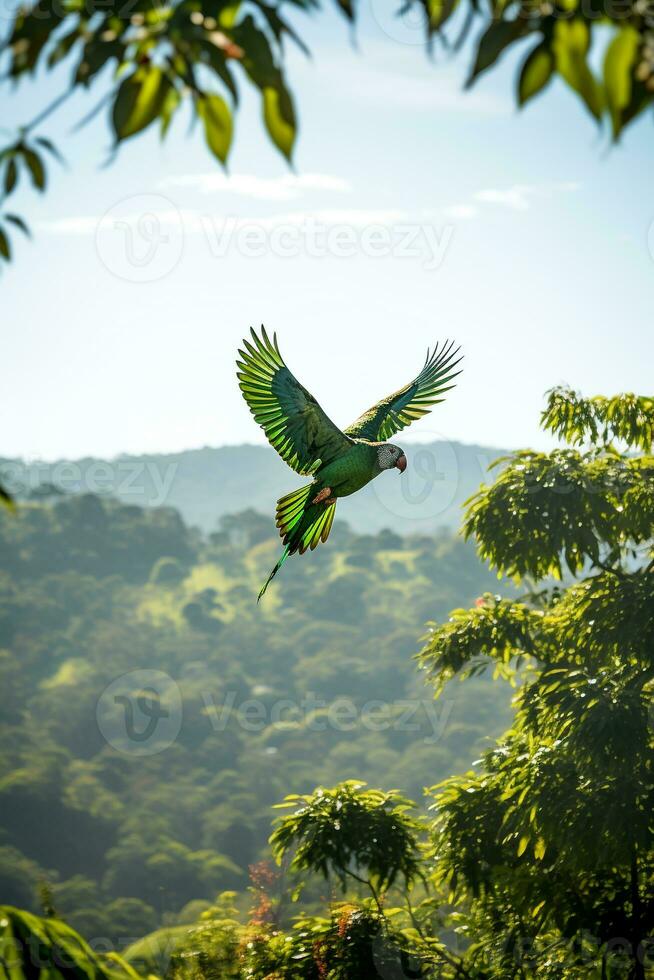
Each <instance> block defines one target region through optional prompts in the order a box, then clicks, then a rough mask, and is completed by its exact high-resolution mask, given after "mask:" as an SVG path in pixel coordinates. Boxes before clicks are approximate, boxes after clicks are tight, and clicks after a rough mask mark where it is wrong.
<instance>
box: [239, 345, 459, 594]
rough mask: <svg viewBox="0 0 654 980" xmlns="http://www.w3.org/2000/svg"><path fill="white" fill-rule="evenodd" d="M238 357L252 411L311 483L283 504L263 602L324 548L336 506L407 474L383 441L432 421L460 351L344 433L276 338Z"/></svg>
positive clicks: (436, 357) (437, 355)
mask: <svg viewBox="0 0 654 980" xmlns="http://www.w3.org/2000/svg"><path fill="white" fill-rule="evenodd" d="M251 334H252V342H250V341H249V340H247V339H246V340H244V341H243V344H244V347H245V350H239V355H240V358H241V359H240V360H239V361H237V362H236V363H237V367H238V372H237V377H238V381H239V386H240V389H241V391H242V392H243V397H244V398H245V400H246V402H247V403H248V406H249V408H250V411H251V412H252V414H253V416H254V418H255V420H256V421H257V422H258V423H259V425H260V426H261V427H262V429H263V430H264V432H265V434H266V437H267V438H268V440H269V442H270V443H271V445H272V446H273V447H274V448H275V449H276V450H277V452H278V453H279V455H280V456H281V457H282V459H283V460H284V461H285V462H286V463H288V465H289V466H290V467H291V468H292V469H294V470H295V471H296V473H299V474H301V475H303V476H312V477H313V482H312V483H310V484H307V485H305V486H303V487H300V488H299V489H297V490H293V491H292V492H291V493H289V494H287V495H286V496H285V497H281V498H280V499H279V500H278V501H277V527H278V528H279V533H280V535H281V538H282V541H283V543H284V545H285V549H284V552H283V554H282V556H281V558H280V560H279V561H278V562H277V564H276V565H275V567H274V568H273V570H272V572H271V573H270V575H269V576H268V579H267V580H266V582H265V584H264V586H263V588H262V589H261V592H260V593H259V599H260V598H261V596H262V595H263V594H264V592H265V591H266V589H267V587H268V584H269V583H270V581H271V579H273V578H274V576H275V575H276V574H277V572H278V571H279V569H280V568H281V566H282V565H283V564H284V562H285V561H286V559H287V558H288V556H289V555H293V554H295V553H296V552H298V551H299V553H300V554H304V552H305V551H306V550H307V549H311V550H313V549H314V548H315V547H316V546H317V545H318V544H319V542H321V541H326V540H327V538H328V536H329V532H330V530H331V527H332V524H333V521H334V513H335V510H336V500H337V499H338V498H339V497H347V496H349V495H350V494H352V493H356V492H357V490H361V489H362V488H363V487H365V486H366V484H367V483H370V481H371V480H373V479H374V478H375V477H376V476H379V474H380V473H381V472H382V471H383V470H385V469H392V468H393V467H397V468H399V469H400V470H402V471H403V470H404V468H405V466H406V457H405V456H404V453H403V452H402V450H401V449H400V448H399V447H398V446H393V445H391V444H390V443H387V442H386V441H385V440H386V439H388V438H389V437H390V436H392V435H393V434H394V433H395V432H399V431H400V430H401V429H404V428H405V427H406V426H407V425H409V424H410V423H411V422H412V421H414V420H415V419H418V418H421V417H422V416H423V415H426V414H427V412H428V411H429V409H430V407H431V406H432V405H435V404H437V403H438V402H440V401H442V400H443V399H442V397H441V396H442V395H444V394H445V392H447V391H449V390H450V389H451V388H452V387H453V385H451V384H450V382H451V381H452V380H453V378H455V377H456V375H457V374H459V373H460V372H459V371H454V368H455V367H456V365H457V364H458V363H459V361H460V360H461V358H460V357H459V358H458V359H457V357H456V355H457V354H458V349H455V348H454V344H453V343H450V344H445V345H443V347H441V349H440V351H439V348H438V346H437V347H436V349H435V350H434V352H433V354H432V355H430V353H429V351H427V359H426V361H425V364H424V366H423V368H422V371H421V372H420V374H419V375H418V377H417V378H416V379H415V380H414V381H412V382H410V383H409V384H408V385H405V387H404V388H400V389H399V391H396V392H395V393H394V394H393V395H389V396H388V398H385V399H382V401H380V402H378V403H377V404H376V405H373V407H372V408H370V409H369V410H368V411H367V412H364V414H363V415H361V416H360V417H359V418H358V419H357V420H356V422H353V423H352V425H351V426H349V427H348V428H347V429H345V430H344V431H341V429H339V428H338V426H337V425H335V424H334V423H333V422H332V421H331V419H330V418H329V417H328V416H327V415H326V414H325V412H324V411H323V410H322V408H321V407H320V405H319V404H318V402H317V401H316V399H315V398H314V397H313V395H312V394H311V393H310V392H308V391H307V390H306V388H304V387H303V386H302V385H301V384H300V382H299V381H298V380H297V379H296V378H295V377H294V376H293V374H292V373H291V372H290V371H289V369H288V368H287V366H286V364H285V363H284V360H283V358H282V356H281V354H280V351H279V347H278V345H277V337H276V335H273V339H272V341H271V340H270V338H269V337H268V334H267V333H266V331H265V329H264V328H263V327H262V328H261V336H260V337H259V336H258V335H257V334H256V333H255V332H254V330H252V331H251Z"/></svg>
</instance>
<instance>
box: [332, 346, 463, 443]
mask: <svg viewBox="0 0 654 980" xmlns="http://www.w3.org/2000/svg"><path fill="white" fill-rule="evenodd" d="M459 350H460V348H459V347H456V348H455V346H454V341H451V342H450V343H448V342H447V341H446V342H445V343H444V344H443V345H442V346H441V348H440V351H439V347H438V344H436V347H435V348H434V352H433V354H430V353H429V351H427V359H426V360H425V364H424V367H423V369H422V371H421V372H420V374H419V375H418V377H417V378H415V380H414V381H411V382H409V384H408V385H405V386H404V388H400V390H399V391H396V392H394V393H393V394H392V395H389V396H388V398H383V399H382V400H381V401H380V402H377V404H376V405H373V406H372V408H369V409H368V411H367V412H364V413H363V415H361V416H359V418H358V419H357V420H356V422H353V423H352V425H349V426H348V427H347V429H345V434H346V435H348V436H351V437H352V438H355V439H369V440H370V441H371V442H385V441H386V440H387V439H390V437H391V436H392V435H394V434H395V433H396V432H399V431H400V430H401V429H404V428H406V426H407V425H410V424H411V423H412V422H414V421H415V420H416V419H419V418H422V416H423V415H427V414H428V412H429V410H430V408H431V407H432V405H437V404H438V403H439V402H442V401H443V398H442V397H441V396H443V395H444V394H445V393H446V392H447V391H450V390H451V389H452V388H454V385H452V384H450V383H449V382H450V381H452V379H453V378H456V376H457V375H458V374H461V371H455V370H454V368H455V367H456V366H457V364H459V362H460V361H461V360H462V356H461V357H457V355H458V353H459Z"/></svg>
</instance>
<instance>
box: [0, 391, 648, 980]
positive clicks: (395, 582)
mask: <svg viewBox="0 0 654 980" xmlns="http://www.w3.org/2000/svg"><path fill="white" fill-rule="evenodd" d="M542 423H543V427H544V428H545V429H546V430H548V431H550V432H552V433H554V434H555V435H556V436H558V437H559V439H560V440H562V441H563V442H564V443H565V444H566V446H565V447H564V448H559V449H555V450H553V451H552V452H550V453H537V452H533V451H529V450H525V451H522V452H517V453H514V454H513V455H512V456H511V457H510V458H509V459H508V460H506V461H505V464H504V467H503V468H502V469H498V470H497V471H496V477H495V480H494V482H493V483H492V485H490V486H482V487H481V488H480V490H479V491H478V493H477V494H476V495H475V496H474V497H473V498H472V499H471V500H470V501H469V503H468V507H467V510H466V514H465V519H464V526H463V529H464V537H465V538H468V539H474V540H475V542H476V545H477V551H478V554H479V556H480V557H481V558H483V559H484V560H485V561H487V562H488V564H489V565H490V567H491V568H492V569H495V570H496V571H497V572H498V573H499V574H500V575H502V576H506V577H508V578H510V579H511V580H512V582H513V586H512V587H511V588H509V587H507V586H506V585H505V582H503V583H502V592H503V595H501V596H500V595H495V594H493V592H492V591H491V589H490V586H491V585H492V586H495V587H497V579H494V578H493V577H491V572H490V571H488V570H487V569H486V568H485V567H484V566H482V565H481V564H480V563H479V561H478V559H477V558H476V556H475V554H474V552H473V551H470V550H469V545H467V544H465V543H464V541H462V540H461V539H454V538H452V537H450V536H449V535H448V534H443V535H442V536H441V537H440V538H420V537H415V538H412V539H411V538H407V539H404V540H403V539H401V538H399V537H397V536H396V535H395V534H394V533H392V532H390V531H386V532H380V533H379V534H377V535H375V536H364V537H362V536H356V535H353V534H352V532H350V531H349V530H348V529H347V528H346V527H343V526H341V527H340V528H339V529H338V533H337V534H336V535H335V538H334V543H335V544H336V545H337V546H336V547H332V548H331V549H330V548H327V547H326V548H324V549H320V550H318V551H317V552H316V554H315V556H312V557H313V559H314V560H313V561H311V562H309V563H307V561H306V560H305V561H304V562H303V563H302V564H300V562H299V561H297V562H293V564H292V566H291V567H290V569H289V571H290V574H289V575H288V576H287V577H286V579H285V580H284V583H283V587H280V585H277V586H276V587H275V590H274V591H273V593H272V599H273V601H272V602H271V603H269V604H266V605H265V606H262V607H260V608H259V609H258V610H256V609H255V607H254V605H253V602H252V594H253V591H254V590H255V589H256V583H257V582H258V579H259V577H260V575H261V571H262V563H263V567H266V566H267V565H268V564H269V562H270V559H271V553H272V551H273V550H274V549H275V547H276V544H275V542H274V539H273V538H272V537H271V535H270V529H269V527H268V525H267V523H266V521H265V520H264V519H263V518H260V517H258V516H257V515H256V514H253V513H244V514H241V515H237V516H236V517H234V518H233V519H231V520H225V521H224V522H223V527H222V529H221V530H220V531H219V532H218V533H217V534H215V535H212V536H210V537H209V538H208V539H206V540H205V539H204V538H203V537H202V536H200V535H199V533H197V532H194V531H189V530H188V529H187V528H186V527H185V526H184V524H183V523H182V521H181V520H180V518H179V517H178V516H177V515H176V514H175V512H173V511H165V510H150V511H140V510H138V509H135V508H128V507H125V506H123V505H121V504H119V503H116V502H110V501H101V500H99V499H97V498H94V497H90V496H80V497H75V498H71V499H64V500H61V501H60V502H59V503H57V504H55V505H48V506H42V505H40V506H37V505H29V506H26V507H25V509H24V510H23V511H22V512H21V514H20V516H19V518H18V519H17V520H13V521H12V520H10V519H9V518H8V517H7V518H6V519H5V520H4V522H3V525H2V528H3V530H2V535H3V549H2V554H3V559H2V561H3V564H4V572H3V574H4V576H5V577H4V586H3V603H4V607H5V608H4V618H3V621H2V622H3V629H4V630H5V645H6V651H5V653H4V656H3V661H2V670H3V677H2V684H3V692H6V697H5V704H6V708H7V710H6V711H5V716H6V727H5V730H4V731H3V735H4V743H5V745H6V746H7V748H8V751H7V752H6V760H7V761H6V769H5V774H4V776H3V779H2V782H0V793H2V798H1V803H2V812H3V822H4V831H3V833H4V838H3V849H2V856H3V880H2V886H1V887H2V889H3V896H4V894H7V893H9V894H10V900H11V904H8V905H6V906H4V907H0V937H1V939H2V947H1V953H2V955H1V958H0V978H1V980H31V978H33V977H39V980H63V978H68V977H70V978H71V980H72V978H73V977H76V978H80V977H81V978H85V977H86V978H88V977H97V978H98V980H111V978H114V980H127V978H132V980H136V978H137V977H138V976H143V975H145V974H150V975H152V974H154V975H156V976H165V977H166V978H169V980H222V978H232V980H355V978H361V980H402V978H414V980H418V978H424V980H427V978H431V980H435V978H439V980H536V978H539V980H540V978H541V977H543V978H546V980H647V978H651V977H652V976H654V939H653V938H652V937H653V936H654V820H653V819H652V814H653V812H654V809H653V805H652V804H653V801H654V735H653V726H652V716H653V712H652V697H653V694H654V686H653V685H654V668H653V666H652V649H653V643H654V457H652V455H651V448H652V441H653V435H654V400H653V399H651V398H649V397H636V396H634V395H620V396H616V397H614V398H603V397H597V398H592V399H585V398H581V397H580V396H578V395H577V394H575V393H574V392H572V391H569V390H567V389H560V390H554V391H553V392H551V393H550V396H549V401H548V406H547V409H546V410H545V412H544V414H543V419H542ZM463 602H465V603H467V604H468V605H469V608H467V609H466V608H462V607H461V604H462V603H463ZM455 606H458V608H455V609H454V610H453V611H451V612H448V610H451V609H452V607H455ZM430 616H431V617H434V621H432V622H431V624H430V626H429V627H428V630H427V633H426V635H425V636H424V639H423V641H422V646H421V649H420V652H419V654H418V658H417V661H418V665H419V667H420V668H421V673H418V672H416V671H415V670H414V669H413V667H414V666H415V665H412V664H411V660H410V654H411V653H412V651H414V650H415V649H416V631H415V624H416V623H421V622H423V621H424V620H425V619H427V618H428V617H430ZM136 664H138V679H137V681H136V682H135V684H132V686H130V681H129V677H130V676H131V675H132V674H133V672H134V670H135V665H136ZM489 668H491V669H492V671H493V673H494V675H495V678H496V681H490V680H489V679H487V678H486V679H484V676H483V675H484V674H486V673H487V672H488V670H489ZM162 675H163V679H162ZM456 677H458V678H459V679H461V680H462V681H463V683H462V684H460V685H456V686H453V683H454V684H455V678H456ZM425 680H426V681H427V682H428V684H429V685H431V686H432V687H433V688H434V690H435V693H436V695H437V698H436V701H435V702H433V703H432V702H429V706H428V704H427V702H426V701H424V700H423V693H424V692H423V688H422V685H423V682H424V681H425ZM507 681H511V682H512V684H513V685H514V686H515V696H514V698H513V715H511V713H510V711H509V705H508V696H507V694H508V692H507V684H506V682H507ZM307 702H309V703H308V704H307ZM317 702H319V703H317ZM226 706H227V707H228V708H230V710H228V711H225V710H224V709H225V707H226ZM434 706H438V708H439V709H440V713H439V714H433V713H432V710H431V709H433V708H434ZM407 707H409V708H410V709H413V713H412V714H411V715H410V716H407V713H406V712H407ZM137 709H138V711H139V712H140V714H141V716H142V717H141V718H140V721H137V719H138V716H137ZM216 709H217V710H216ZM421 712H422V713H421ZM417 719H419V725H418V727H416V721H417ZM509 724H510V727H508V728H507V727H506V726H507V725H509ZM502 728H503V729H504V731H503V734H500V729H502ZM475 754H479V756H480V757H479V758H477V759H474V756H475ZM473 759H474V761H473ZM332 784H333V785H332ZM367 784H368V785H367ZM425 785H427V789H426V801H427V804H428V805H427V808H425V807H424V806H421V805H420V804H418V803H416V802H414V801H413V800H421V799H422V798H423V795H422V787H423V786H425ZM374 786H383V787H385V788H384V789H376V788H373V787H374ZM390 787H397V788H393V789H391V788H390ZM276 801H280V802H278V808H277V811H276V812H277V814H278V817H277V819H276V820H275V822H274V824H273V831H272V835H271V836H270V838H269V841H268V844H267V845H266V843H265V840H266V835H267V833H268V831H269V827H270V817H271V810H270V806H271V804H273V805H274V804H275V802H276ZM16 905H22V906H23V907H25V906H27V907H28V908H29V907H31V908H32V909H34V908H37V907H40V909H41V912H42V913H43V915H42V917H37V916H35V915H33V914H32V913H30V912H29V911H20V910H19V909H17V908H16V907H15V906H16ZM71 926H74V927H76V928H77V929H79V930H80V932H81V933H82V934H85V935H86V937H87V939H88V940H89V943H87V942H86V941H85V940H83V939H81V938H80V937H79V936H78V935H77V934H76V933H75V932H74V931H73V929H71ZM156 927H159V928H158V929H157V928H156ZM162 927H163V928H162ZM153 929H154V930H155V931H151V930H153ZM147 933H149V934H147ZM139 935H141V936H142V938H140V939H139V938H137V937H138V936H139ZM131 940H133V941H131ZM121 953H122V954H124V956H121V955H120V954H121Z"/></svg>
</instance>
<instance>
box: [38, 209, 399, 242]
mask: <svg viewBox="0 0 654 980" xmlns="http://www.w3.org/2000/svg"><path fill="white" fill-rule="evenodd" d="M153 215H154V217H155V219H156V221H157V222H158V223H159V224H160V225H162V226H166V227H180V225H183V227H184V230H185V232H186V233H187V234H200V233H206V230H207V228H208V227H215V228H221V227H223V226H224V225H225V226H229V227H231V228H232V229H233V230H238V229H240V228H251V227H259V228H265V229H268V230H269V229H272V228H275V227H279V226H280V225H285V226H288V225H297V226H301V225H306V224H309V223H311V222H313V223H314V224H316V225H321V226H323V227H327V226H329V227H333V226H335V225H346V226H348V227H352V228H366V227H369V226H371V225H393V224H397V223H400V222H407V221H410V220H412V216H411V214H410V212H408V211H403V210H399V209H395V210H393V209H390V208H388V209H384V210H382V209H374V208H370V209H365V208H359V209H356V208H342V209H317V210H301V211H287V212H280V213H278V214H272V215H266V216H254V217H247V218H246V217H242V216H237V215H233V214H229V213H228V212H218V211H200V210H194V209H192V208H180V209H177V208H170V209H165V208H162V209H156V210H155V211H154V212H153ZM142 219H143V213H140V212H137V211H134V212H129V213H122V214H121V215H120V224H121V226H122V225H130V226H132V227H136V228H137V230H138V224H139V222H140V221H141V220H142ZM101 225H102V228H103V230H105V231H106V230H115V222H114V221H113V220H112V219H110V220H109V221H107V215H79V216H77V217H71V218H60V219H54V220H52V221H41V222H39V223H38V227H39V229H40V230H41V231H43V232H46V233H49V234H52V235H95V234H96V232H97V230H98V228H99V227H100V226H101Z"/></svg>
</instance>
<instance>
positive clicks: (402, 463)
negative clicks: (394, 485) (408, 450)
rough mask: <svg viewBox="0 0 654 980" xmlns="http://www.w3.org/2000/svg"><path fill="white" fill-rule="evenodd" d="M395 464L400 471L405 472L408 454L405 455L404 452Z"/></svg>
mask: <svg viewBox="0 0 654 980" xmlns="http://www.w3.org/2000/svg"><path fill="white" fill-rule="evenodd" d="M395 466H396V467H397V469H398V470H399V471H400V473H404V471H405V469H406V456H405V455H404V453H402V455H401V456H400V458H399V459H398V461H397V463H396V464H395Z"/></svg>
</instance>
